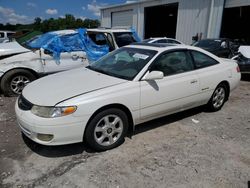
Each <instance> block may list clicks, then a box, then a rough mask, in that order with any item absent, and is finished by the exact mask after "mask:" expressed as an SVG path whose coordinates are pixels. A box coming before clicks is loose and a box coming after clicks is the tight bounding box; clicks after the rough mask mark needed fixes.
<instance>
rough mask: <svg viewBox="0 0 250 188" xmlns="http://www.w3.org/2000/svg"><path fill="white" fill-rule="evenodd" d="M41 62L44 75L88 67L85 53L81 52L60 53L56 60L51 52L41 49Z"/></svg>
mask: <svg viewBox="0 0 250 188" xmlns="http://www.w3.org/2000/svg"><path fill="white" fill-rule="evenodd" d="M41 61H42V65H43V69H44V73H46V74H50V73H54V72H60V71H65V70H70V69H74V68H78V67H83V66H87V65H88V60H87V58H86V53H85V52H83V51H73V52H62V53H60V57H59V58H58V59H57V58H55V57H53V53H52V52H48V51H47V50H43V49H41Z"/></svg>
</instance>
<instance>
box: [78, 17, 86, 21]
mask: <svg viewBox="0 0 250 188" xmlns="http://www.w3.org/2000/svg"><path fill="white" fill-rule="evenodd" d="M78 18H80V19H81V20H82V21H84V20H85V19H86V17H84V16H80V17H78Z"/></svg>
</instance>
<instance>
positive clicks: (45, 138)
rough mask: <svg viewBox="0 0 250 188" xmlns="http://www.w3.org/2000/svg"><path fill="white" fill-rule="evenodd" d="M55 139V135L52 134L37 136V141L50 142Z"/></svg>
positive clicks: (39, 134)
mask: <svg viewBox="0 0 250 188" xmlns="http://www.w3.org/2000/svg"><path fill="white" fill-rule="evenodd" d="M53 138H54V135H52V134H41V133H38V134H37V139H39V140H41V141H44V142H49V141H51V140H52V139H53Z"/></svg>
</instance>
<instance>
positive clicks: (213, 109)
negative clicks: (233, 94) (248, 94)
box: [208, 84, 228, 112]
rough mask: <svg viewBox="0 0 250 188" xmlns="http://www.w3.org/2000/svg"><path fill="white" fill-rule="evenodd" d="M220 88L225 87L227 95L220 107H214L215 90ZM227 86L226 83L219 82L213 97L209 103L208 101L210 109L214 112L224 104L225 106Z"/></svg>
mask: <svg viewBox="0 0 250 188" xmlns="http://www.w3.org/2000/svg"><path fill="white" fill-rule="evenodd" d="M218 88H223V89H224V91H225V97H224V100H223V103H222V104H221V105H220V107H218V108H216V107H214V105H213V98H214V94H215V91H216V90H217V89H218ZM227 92H228V91H227V87H226V86H225V84H219V85H218V86H217V87H216V89H215V90H214V92H213V95H212V97H211V99H210V100H209V103H208V107H209V109H210V110H211V111H212V112H216V111H218V110H220V109H221V108H222V107H223V106H224V103H225V102H226V96H227Z"/></svg>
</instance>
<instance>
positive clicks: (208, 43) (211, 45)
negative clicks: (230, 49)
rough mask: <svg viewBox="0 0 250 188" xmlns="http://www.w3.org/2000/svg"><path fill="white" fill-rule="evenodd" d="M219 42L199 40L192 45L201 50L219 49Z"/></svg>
mask: <svg viewBox="0 0 250 188" xmlns="http://www.w3.org/2000/svg"><path fill="white" fill-rule="evenodd" d="M221 42H222V41H221V40H200V41H197V42H196V43H194V46H197V47H201V48H220V46H221Z"/></svg>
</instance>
